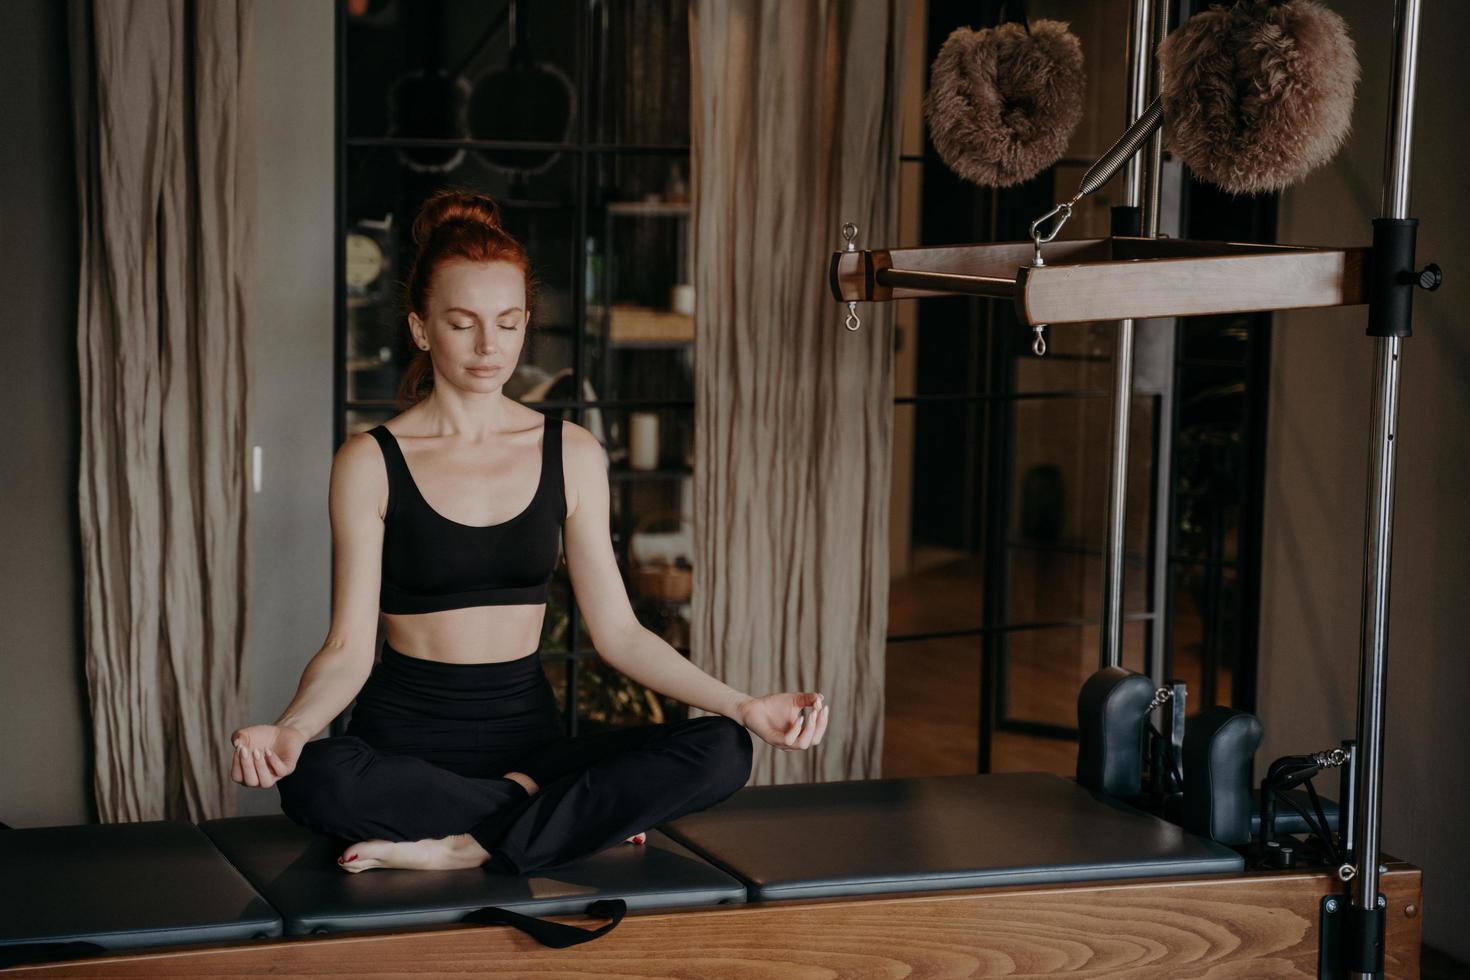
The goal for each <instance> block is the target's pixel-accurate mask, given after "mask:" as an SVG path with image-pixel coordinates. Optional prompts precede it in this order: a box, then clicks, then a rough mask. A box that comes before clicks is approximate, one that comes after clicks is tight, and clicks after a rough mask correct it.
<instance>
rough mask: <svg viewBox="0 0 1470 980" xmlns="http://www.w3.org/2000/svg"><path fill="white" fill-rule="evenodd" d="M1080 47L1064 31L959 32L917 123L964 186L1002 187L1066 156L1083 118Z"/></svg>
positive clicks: (945, 51) (1056, 26)
mask: <svg viewBox="0 0 1470 980" xmlns="http://www.w3.org/2000/svg"><path fill="white" fill-rule="evenodd" d="M1083 86H1084V79H1083V75H1082V45H1081V44H1080V43H1079V42H1078V40H1077V37H1076V35H1074V34H1072V33H1071V32H1070V31H1069V30H1067V25H1066V24H1065V23H1062V22H1061V21H1055V20H1033V21H1032V22H1031V30H1030V32H1029V33H1028V32H1027V31H1026V30H1025V29H1024V28H1023V27H1022V26H1021V25H1019V24H1012V23H1007V24H1001V25H999V26H998V27H990V28H986V29H985V30H981V31H972V30H970V29H969V28H967V27H961V28H959V29H958V30H956V31H955V32H954V33H953V34H951V35H950V36H949V38H948V39H947V40H945V42H944V45H943V46H942V47H941V48H940V49H939V56H938V57H936V58H935V59H934V66H933V68H932V69H931V71H930V76H929V91H928V93H927V94H926V95H925V96H924V118H925V119H926V120H927V121H928V123H929V136H930V138H931V139H932V140H933V141H934V148H935V149H936V150H938V151H939V156H940V158H941V159H942V160H943V161H944V162H945V163H946V164H948V165H949V168H950V169H951V170H953V171H954V172H955V173H957V174H959V175H960V176H961V177H963V178H964V179H965V180H968V181H972V182H974V183H976V184H980V185H983V186H987V187H1009V186H1011V185H1013V184H1019V183H1021V182H1022V181H1026V180H1030V179H1031V178H1032V177H1034V176H1036V175H1037V174H1038V173H1040V172H1041V171H1042V170H1044V169H1046V168H1047V167H1049V166H1051V165H1052V164H1053V163H1055V162H1056V161H1057V160H1058V159H1059V158H1060V157H1061V155H1062V153H1064V152H1065V151H1066V149H1067V143H1068V141H1069V140H1070V139H1071V138H1072V131H1073V130H1074V129H1076V128H1077V123H1078V121H1080V120H1081V118H1082V91H1083Z"/></svg>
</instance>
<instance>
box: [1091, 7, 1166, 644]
mask: <svg viewBox="0 0 1470 980" xmlns="http://www.w3.org/2000/svg"><path fill="white" fill-rule="evenodd" d="M1155 3H1156V0H1133V16H1132V17H1131V18H1130V19H1129V22H1128V123H1129V125H1132V123H1133V121H1134V120H1135V119H1137V118H1138V117H1139V116H1141V115H1143V113H1144V110H1145V109H1147V108H1148V105H1149V102H1150V101H1151V94H1152V93H1151V91H1150V90H1151V89H1152V88H1153V87H1154V85H1153V83H1154V79H1155V72H1154V68H1153V65H1154V48H1155V47H1156V46H1157V43H1158V40H1159V39H1158V38H1156V37H1155V36H1154V22H1155V20H1154V9H1155ZM1158 5H1159V6H1165V4H1163V3H1159V4H1158ZM1166 9H1167V8H1166ZM1159 139H1160V136H1159V134H1158V133H1157V132H1155V133H1154V134H1153V136H1152V137H1151V138H1150V140H1149V147H1148V148H1147V149H1146V150H1145V151H1144V152H1143V153H1141V154H1134V155H1133V156H1132V157H1130V158H1129V160H1128V163H1127V165H1126V166H1125V168H1124V170H1123V201H1124V203H1125V204H1127V205H1129V206H1130V207H1142V208H1143V211H1144V214H1145V215H1148V214H1150V213H1152V220H1153V222H1154V226H1155V228H1157V224H1158V203H1157V200H1158V194H1157V185H1156V184H1152V183H1151V182H1150V181H1149V180H1148V170H1149V169H1150V168H1149V167H1148V165H1147V164H1148V163H1149V162H1151V161H1152V160H1153V159H1155V154H1156V153H1157V152H1158V151H1157V150H1156V149H1155V147H1157V146H1159V145H1160V144H1159ZM1154 169H1156V168H1154ZM1146 191H1152V192H1153V193H1148V194H1146ZM1146 196H1147V197H1151V198H1153V203H1152V205H1149V204H1148V203H1146V202H1145V197H1146ZM1132 396H1133V321H1132V320H1119V321H1118V343H1117V349H1116V350H1115V352H1114V354H1113V434H1112V435H1113V437H1112V453H1111V457H1110V460H1111V468H1110V474H1109V480H1108V536H1107V543H1106V547H1105V550H1104V556H1103V615H1102V650H1101V656H1100V657H1099V659H1100V661H1101V663H1102V666H1104V667H1116V666H1118V665H1120V664H1121V663H1122V660H1123V552H1124V535H1125V532H1126V530H1127V517H1128V507H1127V504H1128V423H1129V416H1130V410H1131V408H1132V404H1131V401H1132Z"/></svg>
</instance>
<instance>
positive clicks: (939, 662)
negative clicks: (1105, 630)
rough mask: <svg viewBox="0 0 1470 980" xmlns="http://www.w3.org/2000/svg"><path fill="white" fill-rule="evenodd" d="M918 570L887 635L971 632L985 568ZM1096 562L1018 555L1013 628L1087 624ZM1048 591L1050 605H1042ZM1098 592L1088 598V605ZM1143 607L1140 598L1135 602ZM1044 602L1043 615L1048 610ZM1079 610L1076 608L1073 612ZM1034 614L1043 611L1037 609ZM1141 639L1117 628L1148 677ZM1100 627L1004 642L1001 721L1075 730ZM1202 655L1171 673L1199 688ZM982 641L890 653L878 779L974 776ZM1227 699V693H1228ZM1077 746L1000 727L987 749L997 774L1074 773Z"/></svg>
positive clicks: (975, 564)
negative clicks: (1047, 622)
mask: <svg viewBox="0 0 1470 980" xmlns="http://www.w3.org/2000/svg"><path fill="white" fill-rule="evenodd" d="M916 564H917V565H918V566H919V569H920V570H918V571H915V572H914V573H912V574H910V575H906V576H904V577H902V578H899V579H895V580H894V581H893V582H892V583H891V585H890V588H889V607H888V608H889V625H888V632H889V635H892V636H900V635H906V634H913V633H928V632H935V631H943V630H963V629H974V628H976V627H978V626H980V625H981V623H982V618H981V616H982V607H981V603H982V597H983V588H982V586H983V566H982V560H981V559H980V558H979V557H978V556H974V555H935V554H933V553H930V555H928V556H925V555H923V554H922V553H921V555H920V556H919V561H918V562H916ZM1097 564H1098V562H1097V560H1096V559H1092V560H1091V561H1090V562H1086V563H1079V562H1073V563H1071V564H1068V565H1065V566H1058V567H1047V566H1046V563H1045V560H1044V559H1038V558H1035V557H1028V556H1027V555H1026V554H1025V553H1020V554H1018V555H1017V556H1016V557H1015V558H1014V559H1013V565H1012V575H1013V576H1014V577H1015V579H1016V580H1017V582H1019V583H1022V584H1021V585H1020V586H1018V587H1017V588H1015V589H1014V590H1013V592H1014V593H1016V594H1017V595H1019V596H1020V598H1017V597H1016V596H1015V595H1013V607H1014V606H1029V607H1030V608H1029V609H1014V612H1015V614H1016V616H1017V618H1018V619H1019V620H1022V621H1025V620H1026V619H1032V620H1034V619H1039V618H1049V619H1062V618H1067V617H1068V616H1076V617H1077V618H1082V617H1083V616H1085V615H1086V614H1087V612H1088V611H1089V609H1095V608H1096V606H1097V604H1098V603H1099V602H1100V601H1101V581H1102V579H1101V572H1100V569H1099V568H1096V567H1092V566H1094V565H1097ZM1048 590H1051V591H1052V592H1054V593H1055V595H1056V596H1057V598H1056V599H1055V600H1048V599H1047V598H1046V595H1047V593H1048ZM1094 593H1095V594H1096V598H1095V599H1094V600H1087V599H1086V598H1085V597H1086V596H1089V595H1093V594H1094ZM1132 598H1133V599H1134V600H1135V601H1138V602H1141V597H1140V596H1134V597H1132ZM1048 602H1050V606H1048ZM1079 602H1080V603H1082V605H1081V608H1070V607H1071V606H1076V605H1077V604H1078V603H1079ZM1038 607H1039V608H1038ZM1079 614H1080V615H1079ZM1144 636H1145V634H1144V629H1143V624H1141V623H1128V624H1125V627H1124V665H1125V666H1127V667H1130V668H1132V669H1134V670H1141V669H1142V668H1143V644H1144ZM1099 642H1100V636H1099V630H1098V627H1097V626H1081V627H1069V628H1061V629H1046V630H1022V631H1016V632H1013V633H1011V634H1009V637H1008V640H1007V650H1006V657H1005V663H1006V666H1007V670H1006V676H1005V678H1004V693H1003V697H1004V701H1005V705H1004V707H1005V710H1006V715H1007V716H1008V717H1010V718H1015V719H1021V720H1025V721H1035V722H1042V723H1046V724H1052V725H1057V726H1060V727H1064V728H1070V727H1073V726H1075V725H1076V723H1077V691H1078V689H1079V688H1080V687H1081V686H1082V682H1083V681H1084V680H1086V678H1087V676H1088V675H1089V674H1091V673H1092V671H1094V670H1095V669H1097V660H1098V649H1099ZM1198 652H1199V651H1198V647H1193V648H1185V649H1180V650H1179V651H1177V652H1176V670H1177V671H1179V672H1181V673H1182V674H1183V679H1185V680H1186V681H1190V682H1191V683H1196V682H1197V678H1198V674H1199V658H1198ZM980 669H981V638H980V637H979V636H957V637H942V638H939V639H932V640H917V641H908V642H900V643H891V644H889V646H888V658H887V677H886V692H885V700H886V704H887V707H886V711H885V714H884V729H885V735H884V744H883V775H884V776H929V775H944V774H949V773H965V772H977V771H979V770H980V765H979V761H980V760H979V754H980V692H981V684H980ZM1227 689H1228V688H1227ZM1076 760H1077V746H1076V743H1075V742H1074V741H1072V740H1071V739H1057V738H1048V737H1041V736H1035V735H1026V734H1018V733H1016V732H1013V731H1006V730H1004V729H1003V728H998V729H997V730H995V731H994V733H993V736H992V744H991V760H990V771H992V772H1036V771H1042V772H1055V773H1057V774H1059V775H1071V774H1072V773H1073V772H1074V771H1075V769H1076Z"/></svg>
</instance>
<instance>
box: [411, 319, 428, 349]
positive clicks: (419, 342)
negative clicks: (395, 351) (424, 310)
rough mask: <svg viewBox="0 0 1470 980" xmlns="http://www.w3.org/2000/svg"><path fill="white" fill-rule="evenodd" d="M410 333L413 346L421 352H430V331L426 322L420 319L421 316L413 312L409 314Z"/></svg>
mask: <svg viewBox="0 0 1470 980" xmlns="http://www.w3.org/2000/svg"><path fill="white" fill-rule="evenodd" d="M408 333H409V336H411V337H412V338H413V345H414V346H415V347H417V348H418V349H419V350H428V343H429V337H428V329H427V328H426V327H425V326H424V321H423V320H421V319H420V318H419V315H418V314H417V313H414V312H412V311H410V312H409V314H408Z"/></svg>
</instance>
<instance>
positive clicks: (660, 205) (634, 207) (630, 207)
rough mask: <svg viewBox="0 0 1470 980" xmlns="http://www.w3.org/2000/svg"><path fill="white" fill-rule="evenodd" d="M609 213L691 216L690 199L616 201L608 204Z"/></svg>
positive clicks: (646, 216)
mask: <svg viewBox="0 0 1470 980" xmlns="http://www.w3.org/2000/svg"><path fill="white" fill-rule="evenodd" d="M607 213H608V214H621V215H632V216H634V217H640V218H653V217H661V216H670V215H672V216H675V217H680V218H685V217H688V216H689V202H688V201H614V202H612V203H611V204H609V205H608V206H607Z"/></svg>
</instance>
